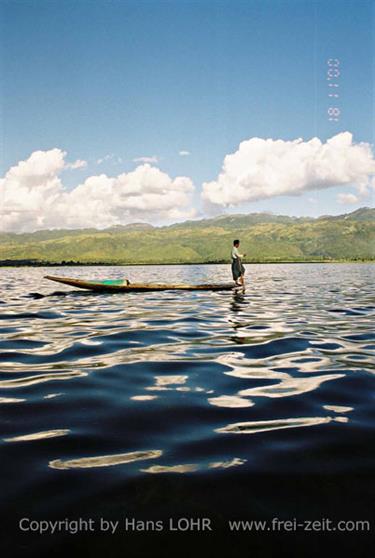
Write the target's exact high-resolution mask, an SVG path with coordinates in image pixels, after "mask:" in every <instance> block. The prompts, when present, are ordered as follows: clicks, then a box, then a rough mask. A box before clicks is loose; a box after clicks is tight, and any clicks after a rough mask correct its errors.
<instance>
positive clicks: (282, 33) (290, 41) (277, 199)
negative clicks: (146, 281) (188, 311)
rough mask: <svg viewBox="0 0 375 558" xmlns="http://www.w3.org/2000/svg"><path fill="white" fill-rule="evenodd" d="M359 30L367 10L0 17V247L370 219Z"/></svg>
mask: <svg viewBox="0 0 375 558" xmlns="http://www.w3.org/2000/svg"><path fill="white" fill-rule="evenodd" d="M374 17H375V9H374V2H372V1H369V0H355V1H351V0H348V1H346V0H339V1H336V0H330V1H327V0H323V1H317V2H314V1H312V0H259V1H258V0H246V1H242V0H230V1H227V0H210V1H207V0H199V1H191V0H169V1H160V0H153V1H144V0H137V1H126V0H112V1H103V0H84V1H83V0H74V1H73V2H71V1H70V0H58V1H54V0H28V1H19V0H11V1H10V0H1V1H0V25H1V39H0V65H1V66H0V68H1V75H2V80H1V86H0V87H1V89H0V116H1V121H0V124H1V128H0V133H1V135H0V177H1V178H0V230H9V231H15V232H20V231H28V230H35V229H40V228H54V227H66V228H72V227H74V228H75V227H85V226H98V227H102V228H105V227H106V226H111V225H114V224H121V223H127V222H134V221H146V222H150V223H153V224H163V223H169V222H175V221H179V220H184V219H189V218H202V217H206V216H210V215H215V214H220V213H224V212H229V213H236V212H238V213H245V212H246V213H247V212H258V211H271V212H274V213H282V214H289V215H297V216H299V215H311V216H318V215H321V214H328V213H329V214H340V213H346V212H349V211H353V210H355V209H357V208H358V207H361V206H372V205H373V192H374V180H373V175H374V174H375V160H374V152H373V147H372V144H373V143H374V125H375V124H374V62H373V61H374V21H375V19H374ZM328 78H329V79H328ZM329 94H337V95H338V97H329ZM330 118H331V120H330ZM332 118H334V119H335V120H332ZM314 138H315V139H314Z"/></svg>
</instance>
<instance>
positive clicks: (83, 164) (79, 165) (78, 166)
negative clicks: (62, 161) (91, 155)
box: [65, 159, 87, 170]
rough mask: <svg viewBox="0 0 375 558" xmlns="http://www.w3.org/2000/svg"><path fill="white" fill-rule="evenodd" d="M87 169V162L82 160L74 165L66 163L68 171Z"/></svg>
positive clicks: (78, 160)
mask: <svg viewBox="0 0 375 558" xmlns="http://www.w3.org/2000/svg"><path fill="white" fill-rule="evenodd" d="M85 167H87V161H83V160H82V159H77V160H76V161H74V162H73V163H66V165H65V168H66V169H73V170H74V169H84V168H85Z"/></svg>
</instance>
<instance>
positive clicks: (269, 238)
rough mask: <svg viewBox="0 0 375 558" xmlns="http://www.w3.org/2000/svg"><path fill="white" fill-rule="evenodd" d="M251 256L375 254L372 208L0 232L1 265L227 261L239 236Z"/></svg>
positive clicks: (283, 258) (252, 259) (360, 256)
mask: <svg viewBox="0 0 375 558" xmlns="http://www.w3.org/2000/svg"><path fill="white" fill-rule="evenodd" d="M237 237H238V238H240V239H241V243H242V244H241V247H242V250H243V251H244V252H246V253H247V257H246V261H248V262H281V261H291V262H299V261H300V262H304V261H341V260H350V261H358V260H373V259H375V209H371V208H362V209H359V210H357V211H354V212H352V213H349V214H345V215H340V216H323V217H319V218H317V219H311V218H306V217H303V218H297V217H287V216H283V215H272V214H266V213H253V214H249V215H224V216H220V217H216V218H213V219H203V220H201V221H186V222H185V223H179V224H176V225H171V226H168V227H152V226H151V225H148V224H141V223H135V224H132V225H126V226H116V227H111V228H110V229H106V230H101V231H99V230H96V229H80V230H51V231H37V232H35V233H28V234H26V233H25V234H12V233H3V234H0V260H1V263H2V264H3V265H4V264H12V263H16V262H17V261H18V262H20V261H22V260H26V262H24V263H27V262H30V263H31V260H33V261H35V263H43V262H49V263H62V262H68V263H73V262H81V263H114V264H142V263H145V264H151V263H204V262H226V261H228V259H229V253H230V248H231V244H232V241H233V239H234V238H237Z"/></svg>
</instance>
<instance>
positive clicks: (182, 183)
mask: <svg viewBox="0 0 375 558" xmlns="http://www.w3.org/2000/svg"><path fill="white" fill-rule="evenodd" d="M65 156H66V153H65V152H64V151H61V150H60V149H51V150H49V151H36V152H34V153H33V154H32V155H31V156H30V157H29V158H28V159H27V160H26V161H21V162H19V163H18V164H17V165H15V166H14V167H12V168H10V169H9V171H8V172H7V173H6V175H5V176H4V177H3V178H2V179H0V202H1V203H0V229H2V230H7V231H18V232H20V231H31V230H35V229H42V228H58V227H67V228H74V227H77V228H78V227H98V228H105V227H108V226H111V225H115V224H125V223H129V222H132V221H134V220H144V221H148V220H153V221H155V222H164V221H168V220H172V221H175V220H178V219H184V218H191V217H194V215H195V211H194V209H192V208H191V196H192V193H193V191H194V186H193V183H192V181H191V180H190V179H189V178H187V177H176V178H174V179H173V178H171V177H170V176H168V174H166V173H164V172H162V171H161V170H160V169H158V168H156V167H153V166H151V165H150V164H143V165H140V166H138V167H137V168H136V169H135V170H133V171H132V172H129V173H122V174H120V175H118V176H115V177H109V176H107V175H106V174H100V175H97V176H90V177H89V178H87V179H86V180H85V181H84V182H83V183H81V184H79V185H78V186H77V187H76V188H74V189H73V190H67V189H66V188H65V187H64V185H63V183H62V182H61V179H60V176H59V175H60V174H61V172H62V171H63V169H64V168H66V163H65Z"/></svg>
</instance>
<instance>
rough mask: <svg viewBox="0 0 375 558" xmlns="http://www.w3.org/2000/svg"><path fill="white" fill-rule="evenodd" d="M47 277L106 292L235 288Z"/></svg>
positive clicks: (227, 288) (228, 285)
mask: <svg viewBox="0 0 375 558" xmlns="http://www.w3.org/2000/svg"><path fill="white" fill-rule="evenodd" d="M45 279H49V280H50V281H55V282H56V283H62V284H63V285H69V286H70V287H77V288H79V289H88V290H90V291H100V292H103V291H106V292H126V293H127V292H134V291H136V292H141V291H230V290H232V289H233V288H234V286H235V285H233V283H207V284H202V285H189V284H185V283H177V284H167V283H129V284H126V281H123V280H113V281H111V280H107V281H83V280H81V279H74V278H71V277H56V276H53V275H46V276H45Z"/></svg>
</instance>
